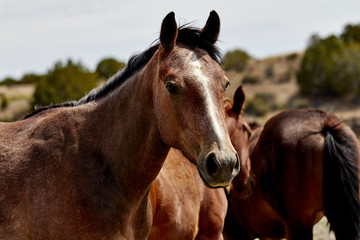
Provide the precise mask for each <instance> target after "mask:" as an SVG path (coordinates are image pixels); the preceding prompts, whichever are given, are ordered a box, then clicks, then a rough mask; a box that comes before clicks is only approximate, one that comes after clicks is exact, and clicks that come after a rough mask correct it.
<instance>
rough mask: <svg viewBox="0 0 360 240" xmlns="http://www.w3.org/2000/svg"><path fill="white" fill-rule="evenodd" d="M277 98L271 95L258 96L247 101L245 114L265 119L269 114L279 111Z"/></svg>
mask: <svg viewBox="0 0 360 240" xmlns="http://www.w3.org/2000/svg"><path fill="white" fill-rule="evenodd" d="M277 108H278V106H277V104H276V101H275V96H274V95H273V94H271V93H261V94H256V95H255V96H254V97H253V98H252V99H250V100H247V101H246V105H245V109H244V113H245V114H248V115H252V116H258V117H263V116H265V115H266V114H267V113H268V112H270V111H273V110H275V109H277Z"/></svg>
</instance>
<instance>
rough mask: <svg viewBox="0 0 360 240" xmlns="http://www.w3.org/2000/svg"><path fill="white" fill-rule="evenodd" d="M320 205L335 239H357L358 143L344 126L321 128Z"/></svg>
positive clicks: (359, 214) (359, 207) (359, 209)
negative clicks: (321, 180) (322, 154)
mask: <svg viewBox="0 0 360 240" xmlns="http://www.w3.org/2000/svg"><path fill="white" fill-rule="evenodd" d="M323 135H324V180H323V191H324V206H325V211H326V216H327V218H328V220H329V223H330V229H331V230H333V231H334V233H335V236H336V239H337V240H358V239H359V237H360V233H359V231H360V226H359V224H360V202H359V175H358V171H359V167H358V158H359V155H358V142H357V139H356V138H354V135H355V134H354V133H353V132H352V131H351V130H350V128H347V127H346V125H345V124H344V123H340V124H338V125H336V126H335V127H325V128H324V129H323Z"/></svg>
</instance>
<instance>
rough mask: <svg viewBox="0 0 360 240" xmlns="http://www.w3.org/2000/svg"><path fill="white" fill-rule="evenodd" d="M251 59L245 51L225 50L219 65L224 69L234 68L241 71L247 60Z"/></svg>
mask: <svg viewBox="0 0 360 240" xmlns="http://www.w3.org/2000/svg"><path fill="white" fill-rule="evenodd" d="M249 59H251V57H250V55H249V54H247V53H246V52H245V51H243V50H240V49H236V50H233V51H230V52H227V53H226V54H225V56H224V57H223V59H222V61H221V67H222V68H223V69H224V70H225V71H228V70H234V71H239V72H241V71H242V70H244V69H245V67H246V65H247V61H248V60H249Z"/></svg>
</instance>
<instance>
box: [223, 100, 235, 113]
mask: <svg viewBox="0 0 360 240" xmlns="http://www.w3.org/2000/svg"><path fill="white" fill-rule="evenodd" d="M224 108H225V112H227V111H229V110H230V109H232V108H233V103H232V100H231V99H229V98H225V99H224Z"/></svg>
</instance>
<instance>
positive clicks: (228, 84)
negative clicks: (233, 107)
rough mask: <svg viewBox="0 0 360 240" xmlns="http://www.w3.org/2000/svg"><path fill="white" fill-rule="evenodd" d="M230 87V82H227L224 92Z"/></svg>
mask: <svg viewBox="0 0 360 240" xmlns="http://www.w3.org/2000/svg"><path fill="white" fill-rule="evenodd" d="M228 86H230V82H229V81H227V82H226V84H225V88H224V91H225V90H226V89H227V87H228Z"/></svg>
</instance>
